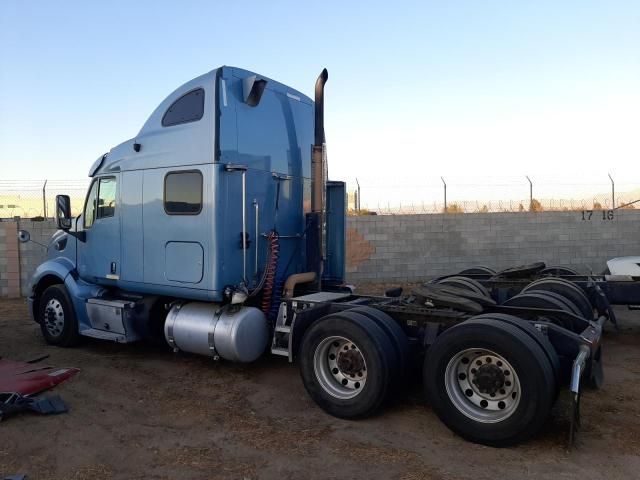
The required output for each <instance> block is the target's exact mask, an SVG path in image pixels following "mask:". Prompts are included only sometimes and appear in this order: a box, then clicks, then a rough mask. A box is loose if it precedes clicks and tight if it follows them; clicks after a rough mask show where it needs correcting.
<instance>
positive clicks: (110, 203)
mask: <svg viewBox="0 0 640 480" xmlns="http://www.w3.org/2000/svg"><path fill="white" fill-rule="evenodd" d="M115 210H116V179H115V178H114V177H104V178H98V179H96V180H94V182H93V183H92V184H91V189H90V190H89V194H88V195H87V201H86V202H85V204H84V228H91V226H92V225H93V224H94V222H95V221H96V220H97V219H99V218H105V217H113V215H114V214H115Z"/></svg>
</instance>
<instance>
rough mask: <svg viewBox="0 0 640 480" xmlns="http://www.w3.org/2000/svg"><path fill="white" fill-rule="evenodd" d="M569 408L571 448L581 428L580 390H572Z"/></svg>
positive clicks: (569, 446)
mask: <svg viewBox="0 0 640 480" xmlns="http://www.w3.org/2000/svg"><path fill="white" fill-rule="evenodd" d="M569 408H570V411H569V445H567V447H568V448H569V449H571V447H572V446H573V444H574V442H575V440H576V436H577V434H578V430H580V392H578V393H574V392H571V406H570V407H569Z"/></svg>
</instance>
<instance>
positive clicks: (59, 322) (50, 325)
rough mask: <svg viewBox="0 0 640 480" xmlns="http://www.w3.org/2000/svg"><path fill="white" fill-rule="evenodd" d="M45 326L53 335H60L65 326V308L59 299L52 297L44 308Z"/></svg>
mask: <svg viewBox="0 0 640 480" xmlns="http://www.w3.org/2000/svg"><path fill="white" fill-rule="evenodd" d="M43 321H44V326H45V328H46V329H47V332H48V333H49V335H51V336H52V337H59V336H60V335H61V334H62V329H63V328H64V309H63V308H62V304H61V303H60V301H59V300H57V299H55V298H52V299H51V300H49V301H48V302H47V305H46V306H45V309H44V319H43Z"/></svg>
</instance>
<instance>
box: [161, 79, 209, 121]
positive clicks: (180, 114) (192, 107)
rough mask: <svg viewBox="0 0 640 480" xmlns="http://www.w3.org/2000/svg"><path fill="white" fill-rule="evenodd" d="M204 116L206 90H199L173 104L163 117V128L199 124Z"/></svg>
mask: <svg viewBox="0 0 640 480" xmlns="http://www.w3.org/2000/svg"><path fill="white" fill-rule="evenodd" d="M202 115H204V89H202V88H198V89H197V90H193V91H191V92H189V93H186V94H184V95H183V96H181V97H180V98H179V99H178V100H176V101H175V102H173V103H172V104H171V106H170V107H169V108H168V109H167V111H166V112H165V114H164V116H163V117H162V126H163V127H170V126H172V125H180V124H181V123H188V122H197V121H198V120H200V119H201V118H202Z"/></svg>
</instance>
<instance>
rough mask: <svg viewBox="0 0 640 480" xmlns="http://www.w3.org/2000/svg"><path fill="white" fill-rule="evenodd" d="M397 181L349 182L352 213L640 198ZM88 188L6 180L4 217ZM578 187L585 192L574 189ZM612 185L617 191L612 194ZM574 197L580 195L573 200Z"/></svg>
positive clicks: (0, 210) (78, 197)
mask: <svg viewBox="0 0 640 480" xmlns="http://www.w3.org/2000/svg"><path fill="white" fill-rule="evenodd" d="M396 180H397V179H396ZM396 180H390V179H387V180H386V183H385V182H384V181H382V180H380V181H377V182H376V181H370V180H369V179H367V180H361V179H356V181H355V182H348V183H347V185H348V187H347V190H348V210H349V213H351V214H355V215H357V214H362V215H366V214H370V213H375V214H378V215H413V214H437V213H490V212H529V211H575V210H600V209H602V210H609V209H612V208H616V207H619V206H621V205H624V204H625V203H629V202H633V201H635V200H637V199H638V198H640V182H638V183H633V182H629V181H625V182H622V183H620V184H614V183H613V182H611V183H610V185H607V184H606V183H596V184H593V183H592V184H589V183H580V182H578V181H575V180H569V181H565V182H564V183H563V182H558V181H555V182H553V181H549V183H547V182H546V181H545V182H544V183H543V182H541V181H538V182H536V183H534V184H533V186H532V188H531V190H529V187H528V186H527V185H524V186H523V182H522V180H521V179H519V180H513V179H511V178H507V179H505V178H502V177H487V178H485V179H480V178H475V183H474V182H471V181H469V180H464V179H452V180H445V179H442V182H441V183H440V185H438V184H437V183H435V182H430V183H426V182H425V183H424V184H420V183H419V182H416V181H415V179H413V180H412V181H410V182H407V183H400V182H401V181H400V180H397V181H396ZM88 185H89V179H86V180H11V179H9V180H6V179H5V180H0V218H13V217H21V218H37V217H42V218H53V217H54V215H55V197H56V195H59V194H66V195H69V197H70V198H71V210H72V213H73V215H79V214H80V213H81V211H82V208H83V205H84V199H85V196H86V190H87V187H88ZM575 185H578V186H579V187H580V188H579V189H570V188H568V187H569V186H575ZM524 187H526V188H524ZM611 187H613V188H612V190H611V191H609V192H607V189H608V188H611ZM527 190H529V191H528V192H527ZM358 192H359V193H360V197H358ZM549 192H561V193H562V194H563V195H565V194H566V195H567V197H566V198H565V197H551V196H538V194H541V195H545V194H548V193H549ZM592 192H595V193H592ZM518 193H519V194H518ZM526 193H529V194H530V195H529V198H526V197H525V196H524V195H522V194H526ZM572 193H573V194H576V193H577V194H578V195H579V196H578V195H575V196H573V197H571V196H569V195H570V194H572ZM462 195H465V197H466V198H465V197H462ZM496 196H497V197H498V198H496ZM470 197H471V199H470ZM473 197H476V198H477V199H473ZM445 202H446V203H445ZM626 208H640V204H634V205H629V206H628V207H626Z"/></svg>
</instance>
